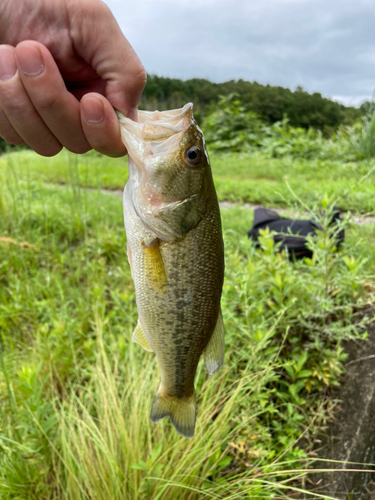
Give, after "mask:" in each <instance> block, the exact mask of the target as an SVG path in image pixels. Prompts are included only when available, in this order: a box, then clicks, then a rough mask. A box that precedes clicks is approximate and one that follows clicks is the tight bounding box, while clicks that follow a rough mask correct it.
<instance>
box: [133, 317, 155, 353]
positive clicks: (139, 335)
mask: <svg viewBox="0 0 375 500" xmlns="http://www.w3.org/2000/svg"><path fill="white" fill-rule="evenodd" d="M133 342H135V343H137V344H139V345H140V346H142V347H143V349H145V350H146V351H149V352H153V351H152V349H151V347H150V344H149V343H148V340H147V339H146V335H145V332H144V331H143V328H142V325H141V322H140V321H139V320H138V323H137V326H136V327H135V330H134V332H133Z"/></svg>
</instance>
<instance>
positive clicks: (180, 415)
mask: <svg viewBox="0 0 375 500" xmlns="http://www.w3.org/2000/svg"><path fill="white" fill-rule="evenodd" d="M195 416H196V404H195V393H194V394H193V396H191V397H190V398H188V399H178V398H174V397H171V396H168V395H164V394H163V391H162V388H161V387H159V390H158V392H157V394H156V396H155V399H154V402H153V403H152V408H151V414H150V419H151V422H154V423H155V424H156V423H157V422H159V420H161V419H162V418H164V417H169V420H170V421H171V423H172V425H173V427H174V428H175V429H176V431H177V432H178V433H179V434H180V436H183V437H186V438H192V437H193V436H194V429H195Z"/></svg>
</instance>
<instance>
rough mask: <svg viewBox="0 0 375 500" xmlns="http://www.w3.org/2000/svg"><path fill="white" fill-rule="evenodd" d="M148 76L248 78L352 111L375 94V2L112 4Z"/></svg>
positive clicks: (119, 0) (112, 0)
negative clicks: (304, 92)
mask: <svg viewBox="0 0 375 500" xmlns="http://www.w3.org/2000/svg"><path fill="white" fill-rule="evenodd" d="M105 2H106V3H107V5H108V6H109V7H110V8H111V10H112V12H113V13H114V15H115V17H116V19H117V21H118V23H119V24H120V26H121V28H122V30H123V32H124V34H125V35H126V37H127V38H128V40H129V41H130V43H131V44H132V45H133V47H134V49H135V51H136V52H137V54H138V55H139V57H140V59H141V60H142V62H143V64H144V66H145V68H146V70H147V72H148V73H154V74H157V75H159V76H169V77H175V78H182V79H188V78H193V77H199V78H207V79H209V80H211V81H215V82H223V81H226V80H232V79H239V78H243V79H244V80H250V81H254V80H256V81H257V82H259V83H262V84H267V83H269V84H271V85H281V86H283V87H289V88H291V89H295V87H296V86H297V85H302V86H303V87H304V88H305V89H306V90H307V91H309V92H315V91H317V92H321V93H322V94H323V95H324V96H327V97H331V98H333V99H336V100H339V101H341V102H343V103H345V104H350V105H358V104H360V103H361V102H362V101H363V100H365V99H370V98H372V94H373V91H374V88H375V1H374V0H356V1H354V0H336V1H333V0H195V1H194V0H128V1H126V0H105Z"/></svg>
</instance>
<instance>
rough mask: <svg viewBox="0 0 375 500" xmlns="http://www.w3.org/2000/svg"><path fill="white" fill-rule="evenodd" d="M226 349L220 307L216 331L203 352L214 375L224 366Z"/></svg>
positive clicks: (210, 372) (208, 368)
mask: <svg viewBox="0 0 375 500" xmlns="http://www.w3.org/2000/svg"><path fill="white" fill-rule="evenodd" d="M224 350H225V345H224V323H223V316H222V314H221V309H220V311H219V315H218V317H217V322H216V326H215V330H214V333H213V334H212V336H211V338H210V341H209V342H208V344H207V347H206V349H205V350H204V353H203V355H204V362H205V363H206V368H207V371H208V373H209V375H214V374H215V373H216V372H217V371H219V370H220V368H221V367H222V366H223V363H224Z"/></svg>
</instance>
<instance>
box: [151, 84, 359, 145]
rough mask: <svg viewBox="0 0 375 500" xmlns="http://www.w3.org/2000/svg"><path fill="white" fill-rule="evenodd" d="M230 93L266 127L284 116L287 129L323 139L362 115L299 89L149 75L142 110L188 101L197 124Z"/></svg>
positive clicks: (181, 103)
mask: <svg viewBox="0 0 375 500" xmlns="http://www.w3.org/2000/svg"><path fill="white" fill-rule="evenodd" d="M232 93H237V94H238V96H239V99H240V101H241V102H242V103H243V104H244V105H245V106H246V107H247V109H248V110H251V111H253V112H255V113H256V114H257V115H259V116H260V117H261V118H262V119H263V120H264V121H265V122H267V123H270V124H272V123H275V122H278V121H281V120H282V119H283V117H284V116H285V115H287V117H288V119H289V123H290V125H293V126H295V127H303V128H305V129H308V128H314V129H319V130H321V131H322V132H323V133H324V134H325V135H330V134H331V133H332V132H333V131H334V130H335V129H336V128H337V127H338V126H339V125H341V124H347V125H351V124H353V123H354V121H355V120H356V119H357V118H358V117H359V116H360V115H361V110H360V109H358V108H354V107H350V106H344V105H343V104H340V103H338V102H335V101H333V100H331V99H328V98H326V97H323V96H322V95H321V94H320V93H319V92H314V93H313V94H310V93H308V92H306V91H305V90H304V89H303V88H302V87H297V88H296V89H295V90H294V91H292V90H290V89H288V88H284V87H275V86H271V85H261V84H260V83H257V82H248V81H245V80H237V81H235V80H231V81H228V82H224V83H213V82H210V81H209V80H205V79H201V78H192V79H190V80H179V79H177V78H165V77H160V76H156V75H148V80H147V84H146V87H145V89H144V92H143V94H142V97H141V107H142V108H143V109H149V110H153V109H160V110H163V109H173V108H179V107H181V106H183V105H184V104H185V103H186V102H189V101H191V102H193V103H194V115H195V117H196V118H197V120H198V122H199V121H201V120H202V119H203V118H205V117H206V116H208V115H209V114H210V113H212V112H213V111H214V110H215V107H216V106H217V102H218V99H219V96H227V95H229V94H232Z"/></svg>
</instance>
